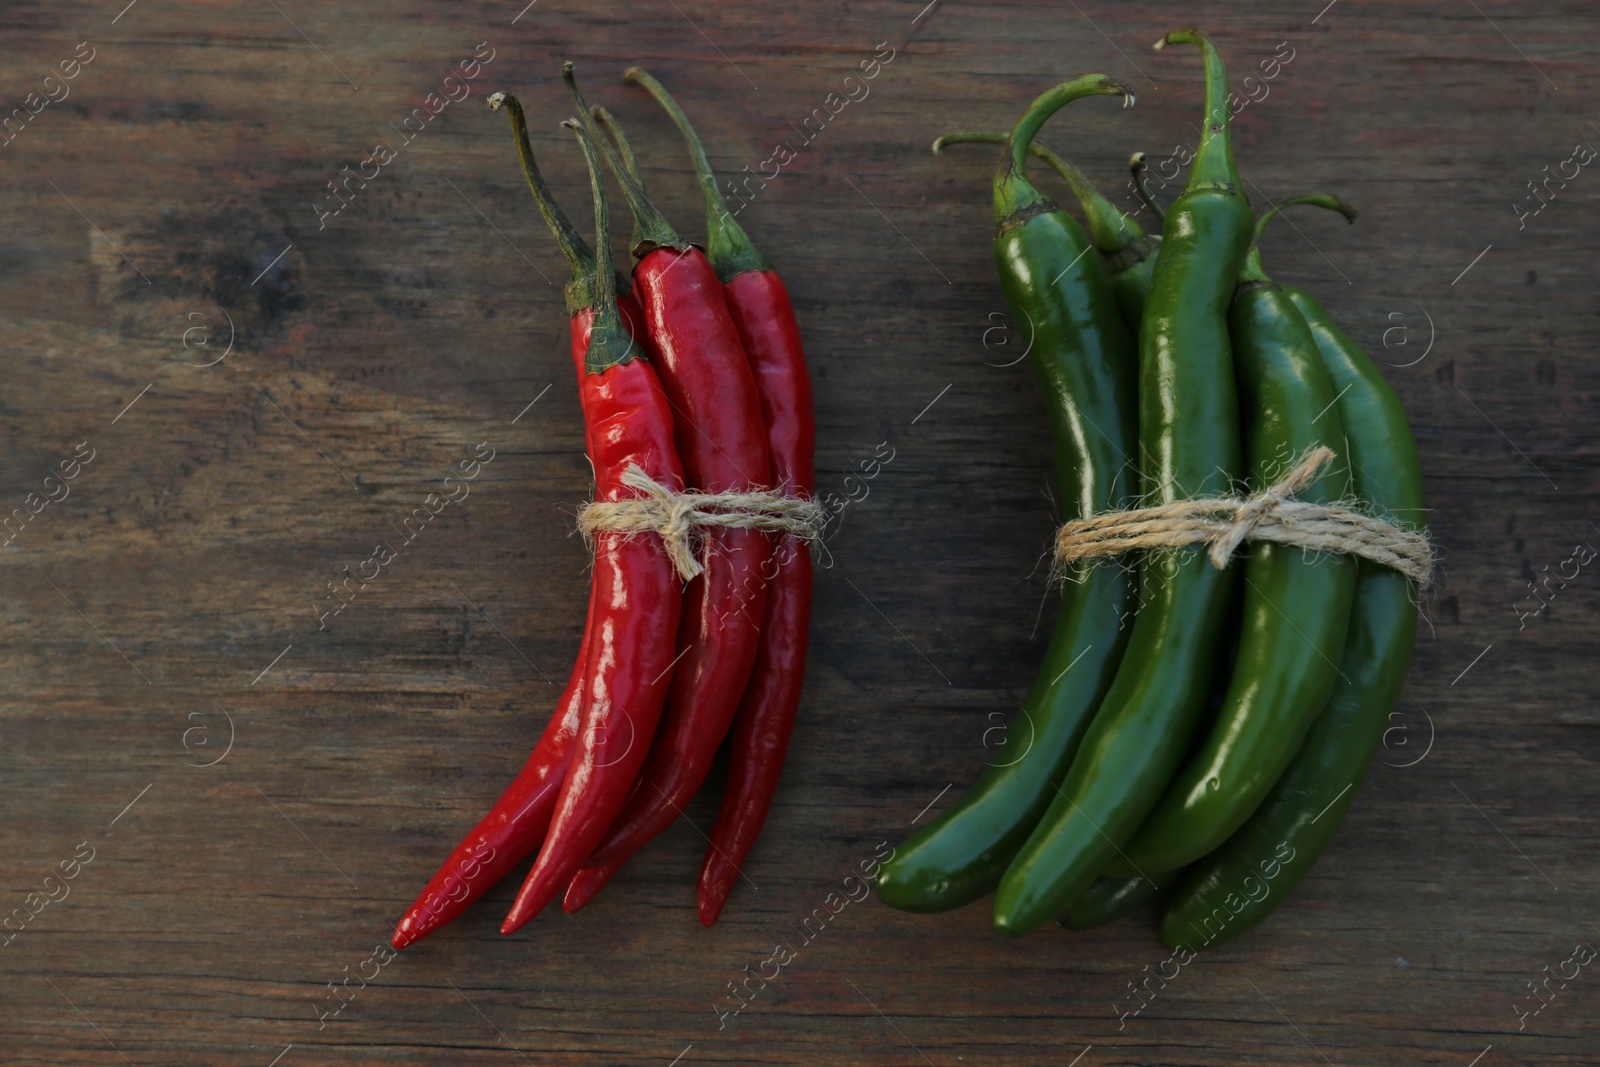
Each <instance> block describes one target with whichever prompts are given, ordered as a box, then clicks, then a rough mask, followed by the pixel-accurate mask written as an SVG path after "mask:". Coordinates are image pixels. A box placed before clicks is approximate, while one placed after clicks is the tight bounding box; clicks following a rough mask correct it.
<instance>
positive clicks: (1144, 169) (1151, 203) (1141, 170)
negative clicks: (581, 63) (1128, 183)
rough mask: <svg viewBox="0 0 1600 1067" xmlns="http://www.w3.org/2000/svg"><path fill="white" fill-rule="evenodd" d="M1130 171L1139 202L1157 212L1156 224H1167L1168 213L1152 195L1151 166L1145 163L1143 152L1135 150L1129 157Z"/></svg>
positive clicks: (1134, 191)
mask: <svg viewBox="0 0 1600 1067" xmlns="http://www.w3.org/2000/svg"><path fill="white" fill-rule="evenodd" d="M1128 173H1129V174H1132V175H1133V193H1134V195H1135V196H1137V197H1138V198H1139V202H1140V203H1142V204H1144V206H1145V207H1147V208H1149V209H1150V210H1151V211H1153V212H1155V216H1156V225H1158V226H1164V225H1166V222H1167V213H1166V212H1165V211H1163V210H1162V209H1161V205H1160V204H1158V203H1156V198H1155V197H1153V196H1151V195H1150V177H1149V175H1150V168H1149V166H1147V165H1146V164H1145V161H1144V153H1143V152H1135V153H1134V154H1133V155H1131V156H1129V157H1128Z"/></svg>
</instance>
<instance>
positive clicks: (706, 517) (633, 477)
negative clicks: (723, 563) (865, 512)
mask: <svg viewBox="0 0 1600 1067" xmlns="http://www.w3.org/2000/svg"><path fill="white" fill-rule="evenodd" d="M622 484H623V485H626V486H628V487H629V488H630V489H637V490H639V492H640V493H641V494H642V495H641V496H637V497H633V498H632V499H630V500H598V501H591V502H590V503H588V504H585V505H584V506H583V508H582V509H581V510H580V511H579V512H578V529H579V530H581V531H582V532H583V535H584V536H585V537H593V536H594V535H595V534H596V533H600V532H602V531H606V532H611V533H622V534H636V533H657V534H660V535H661V541H662V543H663V544H664V545H665V546H666V549H667V556H668V557H669V558H670V559H671V560H672V565H673V566H674V567H676V568H677V570H678V574H679V576H680V577H682V578H683V580H684V581H688V580H689V579H691V578H694V577H695V576H696V575H698V574H700V573H701V572H702V571H703V570H704V569H705V568H704V567H702V566H701V565H700V561H699V560H697V559H696V558H695V554H696V549H697V548H698V544H697V542H698V540H699V536H698V533H697V531H698V530H701V529H706V528H711V527H722V528H735V529H741V530H765V531H767V532H769V533H783V534H792V535H793V536H795V537H799V538H801V539H803V540H806V541H811V540H815V539H816V538H818V537H821V536H822V527H823V525H824V524H825V523H826V522H827V513H826V512H825V511H824V510H823V507H822V505H821V504H819V503H817V502H816V501H815V500H806V499H804V498H802V497H793V496H783V495H781V494H779V493H773V492H765V491H763V492H756V493H677V492H674V491H672V490H671V489H668V488H667V487H666V486H664V485H662V484H661V483H660V482H658V481H656V480H655V479H654V478H652V477H650V476H649V475H648V474H646V473H645V472H644V471H642V470H640V469H639V466H638V464H636V463H630V464H628V469H627V470H626V471H625V472H623V475H622Z"/></svg>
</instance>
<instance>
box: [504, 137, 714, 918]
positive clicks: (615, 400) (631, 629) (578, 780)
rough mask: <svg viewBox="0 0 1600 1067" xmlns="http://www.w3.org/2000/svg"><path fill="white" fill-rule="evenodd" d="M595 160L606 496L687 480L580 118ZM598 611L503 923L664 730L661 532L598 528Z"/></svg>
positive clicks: (584, 833)
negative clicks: (633, 314)
mask: <svg viewBox="0 0 1600 1067" xmlns="http://www.w3.org/2000/svg"><path fill="white" fill-rule="evenodd" d="M563 125H566V126H569V127H571V128H572V129H573V130H574V131H575V132H576V133H577V135H578V142H579V144H580V145H581V146H582V148H583V153H584V158H585V159H586V160H587V162H588V164H589V171H590V184H591V186H592V189H593V193H594V202H595V226H596V229H597V238H596V241H595V248H596V255H595V260H596V269H595V285H594V294H593V295H594V301H593V307H594V328H593V331H592V334H591V337H590V341H589V347H588V352H587V355H586V357H585V362H586V372H587V373H585V375H584V380H583V410H584V416H585V419H586V421H587V423H588V427H589V445H590V458H591V459H592V461H593V463H594V471H595V496H596V499H598V500H605V501H617V500H625V499H628V498H630V497H633V496H635V495H636V491H635V490H633V489H631V488H629V487H627V486H626V485H624V484H623V482H622V477H623V475H624V473H626V471H627V470H628V468H629V467H630V466H633V465H637V466H638V467H639V468H640V469H641V470H642V471H643V472H644V473H645V474H646V475H648V476H649V477H651V478H653V479H655V480H656V481H657V482H659V483H661V484H662V485H664V486H666V487H667V488H668V489H672V490H679V491H681V489H682V487H683V469H682V466H681V464H680V463H679V461H678V455H677V449H676V445H675V443H674V439H673V424H674V420H673V418H672V413H671V407H670V403H669V401H668V399H667V395H666V393H665V391H664V390H663V389H662V387H661V382H660V380H659V379H658V378H657V377H656V373H655V370H654V368H653V367H651V365H650V363H649V361H648V360H647V359H645V358H644V355H645V353H644V350H643V349H642V347H641V346H639V345H638V344H636V343H635V342H634V341H633V339H632V338H631V337H630V336H629V335H628V332H627V330H626V328H625V327H624V324H623V321H622V316H621V314H620V313H619V312H618V310H617V302H616V291H615V290H616V282H615V278H614V275H613V269H612V264H611V250H610V244H609V242H608V240H607V223H608V214H607V211H606V203H605V192H604V189H603V188H602V187H601V176H600V172H599V162H598V160H597V159H596V157H595V148H594V144H593V143H592V142H591V141H590V139H589V137H588V136H587V135H586V134H585V132H584V131H583V129H582V128H581V126H580V125H578V124H577V123H575V122H573V121H571V120H568V122H566V123H563ZM593 588H594V592H593V596H594V603H593V608H592V610H593V613H594V614H593V623H592V624H591V626H590V631H589V648H588V658H587V664H586V667H585V672H586V673H585V683H584V685H585V693H584V702H583V711H582V721H581V724H580V726H579V730H578V736H577V739H576V742H575V748H574V751H573V753H572V756H571V763H570V766H569V768H568V770H567V776H566V778H565V779H564V780H563V781H562V783H561V793H560V796H559V798H558V799H557V801H556V808H555V814H554V816H553V817H552V819H551V822H550V832H549V834H548V836H547V837H546V838H545V842H544V847H543V848H542V849H540V851H539V858H538V859H537V860H536V861H535V862H534V865H533V870H531V871H530V872H529V873H528V878H527V880H526V881H525V882H523V884H522V888H521V890H519V891H518V893H517V898H516V900H515V901H514V902H513V903H512V906H511V911H510V913H509V914H508V915H507V916H506V919H505V922H504V923H502V924H501V927H500V930H501V932H502V933H507V934H509V933H511V932H512V931H514V930H516V929H517V928H518V927H519V926H521V925H522V924H523V923H525V922H527V921H528V920H529V919H530V918H532V917H533V916H534V915H537V914H538V913H539V912H540V911H542V910H543V909H544V906H545V905H546V904H547V903H549V901H550V899H551V898H552V897H554V896H555V894H556V893H557V892H559V891H560V889H561V887H562V886H564V885H565V884H566V883H567V881H568V880H570V879H571V877H572V875H573V874H574V873H575V872H576V871H577V869H578V867H579V866H580V865H581V864H582V863H583V861H584V859H585V857H586V856H588V854H589V852H590V850H591V849H592V848H593V847H594V845H595V844H596V842H598V841H599V839H600V837H601V835H603V834H604V833H605V832H606V828H607V827H608V826H609V825H610V824H611V821H612V819H613V818H615V817H616V815H617V812H618V811H619V810H620V809H621V807H622V805H623V803H624V801H626V800H627V797H628V790H629V788H630V786H631V785H632V784H633V782H634V781H635V779H636V778H637V777H638V772H639V768H640V766H641V765H642V764H643V763H644V761H645V757H646V755H647V753H648V750H649V747H650V741H651V739H652V738H653V737H654V736H655V731H656V724H657V722H658V721H659V719H660V716H661V707H662V704H663V703H664V701H665V699H666V695H667V688H668V684H669V683H668V681H667V678H668V675H669V674H670V673H671V670H672V665H673V641H674V636H675V635H676V633H677V629H678V620H679V616H680V612H681V603H682V597H681V593H680V590H679V586H678V581H677V576H676V574H675V572H674V570H673V567H672V564H671V562H670V561H669V560H668V558H667V555H666V551H665V549H664V548H663V547H662V544H661V541H660V538H658V537H656V536H655V535H653V534H649V535H634V536H627V535H623V534H619V533H615V532H610V531H600V532H599V533H597V534H596V535H595V556H594V587H593Z"/></svg>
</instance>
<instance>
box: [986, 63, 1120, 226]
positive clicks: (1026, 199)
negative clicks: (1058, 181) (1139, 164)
mask: <svg viewBox="0 0 1600 1067" xmlns="http://www.w3.org/2000/svg"><path fill="white" fill-rule="evenodd" d="M1085 96H1121V97H1122V98H1123V105H1122V106H1123V107H1127V106H1128V105H1130V104H1132V103H1133V94H1132V93H1131V92H1129V91H1128V87H1127V86H1126V85H1123V84H1122V83H1121V82H1119V81H1117V80H1116V79H1115V78H1108V77H1106V76H1105V75H1104V74H1085V75H1084V76H1083V77H1081V78H1074V79H1073V80H1072V81H1069V82H1062V83H1061V84H1060V85H1057V86H1055V87H1054V88H1050V89H1046V90H1045V91H1044V92H1043V93H1041V94H1039V96H1038V97H1037V98H1036V99H1035V100H1034V101H1033V103H1031V104H1029V105H1028V110H1026V111H1024V112H1023V113H1022V117H1021V118H1019V119H1017V124H1016V125H1015V126H1013V127H1011V136H1010V138H1009V140H1008V141H1007V144H1006V151H1005V152H1004V153H1003V154H1002V155H1001V157H1000V169H999V170H998V171H997V172H996V173H995V177H994V213H995V218H997V219H1000V220H1005V219H1007V218H1011V217H1013V216H1016V215H1018V214H1020V213H1023V212H1026V211H1029V210H1031V209H1034V208H1036V207H1038V206H1042V205H1046V204H1049V203H1051V201H1050V200H1049V198H1048V197H1046V196H1044V194H1042V193H1040V192H1039V190H1037V189H1035V188H1034V187H1033V185H1032V184H1031V183H1030V182H1029V181H1028V178H1027V175H1026V173H1025V168H1026V166H1027V158H1028V146H1029V145H1030V144H1032V143H1033V136H1034V134H1036V133H1038V132H1039V128H1040V127H1041V126H1043V125H1044V124H1045V121H1046V120H1048V119H1049V118H1050V116H1051V115H1054V114H1055V113H1056V112H1057V111H1060V110H1061V109H1062V108H1063V107H1065V106H1066V105H1068V104H1070V103H1072V102H1073V101H1074V100H1077V99H1079V98H1080V97H1085Z"/></svg>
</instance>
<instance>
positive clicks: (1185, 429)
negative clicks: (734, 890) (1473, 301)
mask: <svg viewBox="0 0 1600 1067" xmlns="http://www.w3.org/2000/svg"><path fill="white" fill-rule="evenodd" d="M1168 43H1172V44H1178V43H1185V44H1196V45H1199V46H1200V48H1201V51H1202V53H1203V55H1204V58H1205V72H1206V109H1207V117H1206V125H1205V129H1204V131H1203V133H1202V134H1201V137H1200V149H1199V152H1198V153H1197V154H1196V156H1195V161H1194V169H1193V171H1192V172H1191V174H1190V176H1189V183H1188V185H1187V186H1186V187H1185V189H1184V193H1183V195H1182V196H1180V197H1179V198H1178V199H1177V201H1175V202H1174V203H1173V205H1172V207H1171V208H1169V209H1168V211H1167V221H1166V225H1165V228H1164V231H1163V234H1162V240H1161V256H1160V258H1159V259H1158V260H1157V262H1156V266H1155V271H1154V273H1153V275H1152V277H1151V281H1150V296H1149V298H1148V300H1147V301H1146V304H1145V318H1144V323H1143V325H1142V327H1141V329H1140V333H1139V444H1140V448H1141V456H1140V462H1141V468H1142V475H1143V478H1142V481H1143V487H1144V490H1145V499H1146V500H1148V501H1149V502H1151V503H1157V504H1164V503H1170V502H1173V501H1176V500H1182V499H1186V498H1191V497H1198V496H1210V495H1219V494H1221V493H1223V492H1225V491H1226V490H1228V489H1229V488H1231V482H1232V480H1233V479H1234V477H1236V475H1237V473H1238V471H1239V418H1238V399H1237V396H1236V393H1235V388H1234V380H1233V355H1232V349H1231V347H1230V345H1229V341H1228V319H1227V312H1228V304H1229V302H1230V301H1231V299H1232V297H1233V290H1234V285H1235V283H1236V281H1237V280H1238V277H1239V268H1240V267H1241V266H1242V265H1243V261H1244V255H1245V250H1246V248H1247V247H1248V245H1249V243H1250V234H1251V225H1252V221H1253V220H1252V218H1251V214H1250V205H1249V204H1248V202H1247V201H1246V200H1245V197H1244V194H1243V192H1242V190H1241V189H1240V187H1239V175H1238V171H1237V170H1236V169H1235V167H1234V163H1233V151H1232V144H1231V141H1230V138H1229V127H1228V119H1229V114H1228V108H1227V104H1226V99H1227V96H1228V73H1227V69H1226V67H1225V66H1224V64H1223V62H1222V58H1221V57H1220V56H1219V55H1217V52H1216V49H1215V48H1213V47H1212V45H1211V42H1210V41H1209V40H1207V39H1206V37H1205V35H1204V34H1202V33H1200V32H1199V31H1198V30H1193V29H1184V30H1177V31H1174V32H1173V33H1170V34H1168V35H1167V36H1166V37H1165V38H1164V39H1163V41H1162V42H1161V45H1165V44H1168ZM1161 45H1158V46H1157V47H1161ZM1139 582H1140V597H1139V615H1138V618H1137V620H1136V621H1135V623H1134V626H1133V633H1132V635H1131V636H1130V638H1129V641H1128V649H1127V652H1126V653H1125V655H1124V657H1123V667H1122V669H1121V670H1120V671H1118V673H1117V676H1116V679H1115V681H1113V682H1112V685H1111V689H1110V691H1109V692H1108V693H1107V695H1106V698H1105V700H1104V702H1103V703H1102V705H1101V707H1100V710H1099V711H1098V712H1097V713H1096V715H1095V717H1094V722H1093V724H1092V725H1091V726H1090V728H1089V732H1088V734H1087V735H1086V736H1085V737H1084V740H1083V742H1082V744H1081V745H1080V746H1079V748H1078V753H1077V756H1076V757H1075V758H1074V759H1073V762H1072V767H1071V769H1070V770H1069V771H1068V772H1067V777H1066V779H1065V781H1064V782H1063V783H1062V785H1061V786H1060V787H1059V790H1058V793H1059V795H1058V796H1057V797H1056V799H1055V801H1054V802H1053V803H1052V804H1051V806H1050V810H1049V811H1048V812H1047V813H1046V814H1045V817H1044V818H1043V820H1041V821H1040V823H1039V825H1038V826H1037V827H1035V829H1034V831H1033V834H1032V835H1031V836H1030V837H1029V838H1028V841H1027V843H1026V844H1024V845H1023V847H1022V849H1021V851H1020V852H1018V854H1017V857H1016V859H1014V860H1013V861H1012V863H1011V866H1010V867H1009V868H1008V869H1007V871H1006V873H1005V876H1004V877H1003V878H1002V879H1001V882H1000V888H999V891H998V892H997V893H996V894H995V902H994V927H995V929H996V930H998V931H1000V932H1001V933H1006V934H1022V933H1026V932H1027V931H1029V930H1032V929H1035V928H1037V927H1038V926H1040V925H1042V924H1043V923H1045V922H1047V921H1048V920H1050V919H1053V918H1055V917H1056V916H1058V915H1060V914H1062V912H1064V911H1065V910H1066V908H1067V906H1068V905H1069V904H1071V902H1072V901H1074V900H1076V899H1077V898H1078V897H1079V895H1081V894H1082V893H1083V891H1084V890H1085V889H1087V888H1088V886H1089V884H1090V883H1091V882H1092V881H1093V880H1094V878H1095V876H1097V875H1098V874H1100V873H1101V871H1102V870H1104V869H1105V866H1106V864H1107V862H1109V861H1110V860H1111V859H1112V858H1113V857H1114V856H1115V854H1116V852H1117V851H1118V849H1120V848H1121V847H1122V845H1123V844H1124V843H1126V842H1127V841H1128V839H1129V838H1131V837H1132V836H1133V833H1134V831H1135V830H1137V829H1138V828H1139V824H1140V823H1142V822H1143V821H1144V818H1145V816H1146V815H1148V814H1149V813H1150V810H1151V808H1153V807H1154V806H1155V804H1156V802H1157V801H1158V800H1159V799H1160V798H1161V792H1162V790H1163V789H1165V788H1166V785H1167V783H1168V782H1169V781H1170V780H1171V779H1172V775H1173V773H1174V772H1175V771H1176V770H1177V768H1178V765H1179V764H1180V763H1181V761H1182V760H1183V757H1184V756H1185V755H1186V754H1187V751H1188V748H1189V743H1190V740H1191V739H1192V737H1193V735H1194V732H1195V730H1196V728H1197V727H1198V725H1199V719H1200V712H1201V709H1202V708H1203V707H1204V706H1205V703H1206V698H1207V696H1208V695H1209V693H1210V689H1211V678H1212V674H1213V672H1214V670H1215V667H1216V662H1217V659H1218V647H1219V644H1220V642H1221V637H1222V625H1221V624H1222V620H1223V618H1224V616H1225V615H1226V613H1227V608H1228V601H1229V598H1230V595H1231V592H1232V589H1233V587H1234V584H1235V583H1234V582H1233V575H1232V574H1230V573H1225V572H1223V571H1220V570H1218V569H1217V568H1215V567H1213V566H1212V565H1211V564H1210V562H1209V561H1208V560H1207V559H1205V558H1204V556H1202V555H1200V554H1198V553H1195V552H1193V551H1190V552H1184V553H1179V552H1174V551H1159V552H1152V553H1150V554H1148V555H1147V556H1146V557H1145V558H1144V560H1143V561H1142V562H1141V564H1140V567H1139Z"/></svg>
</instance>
